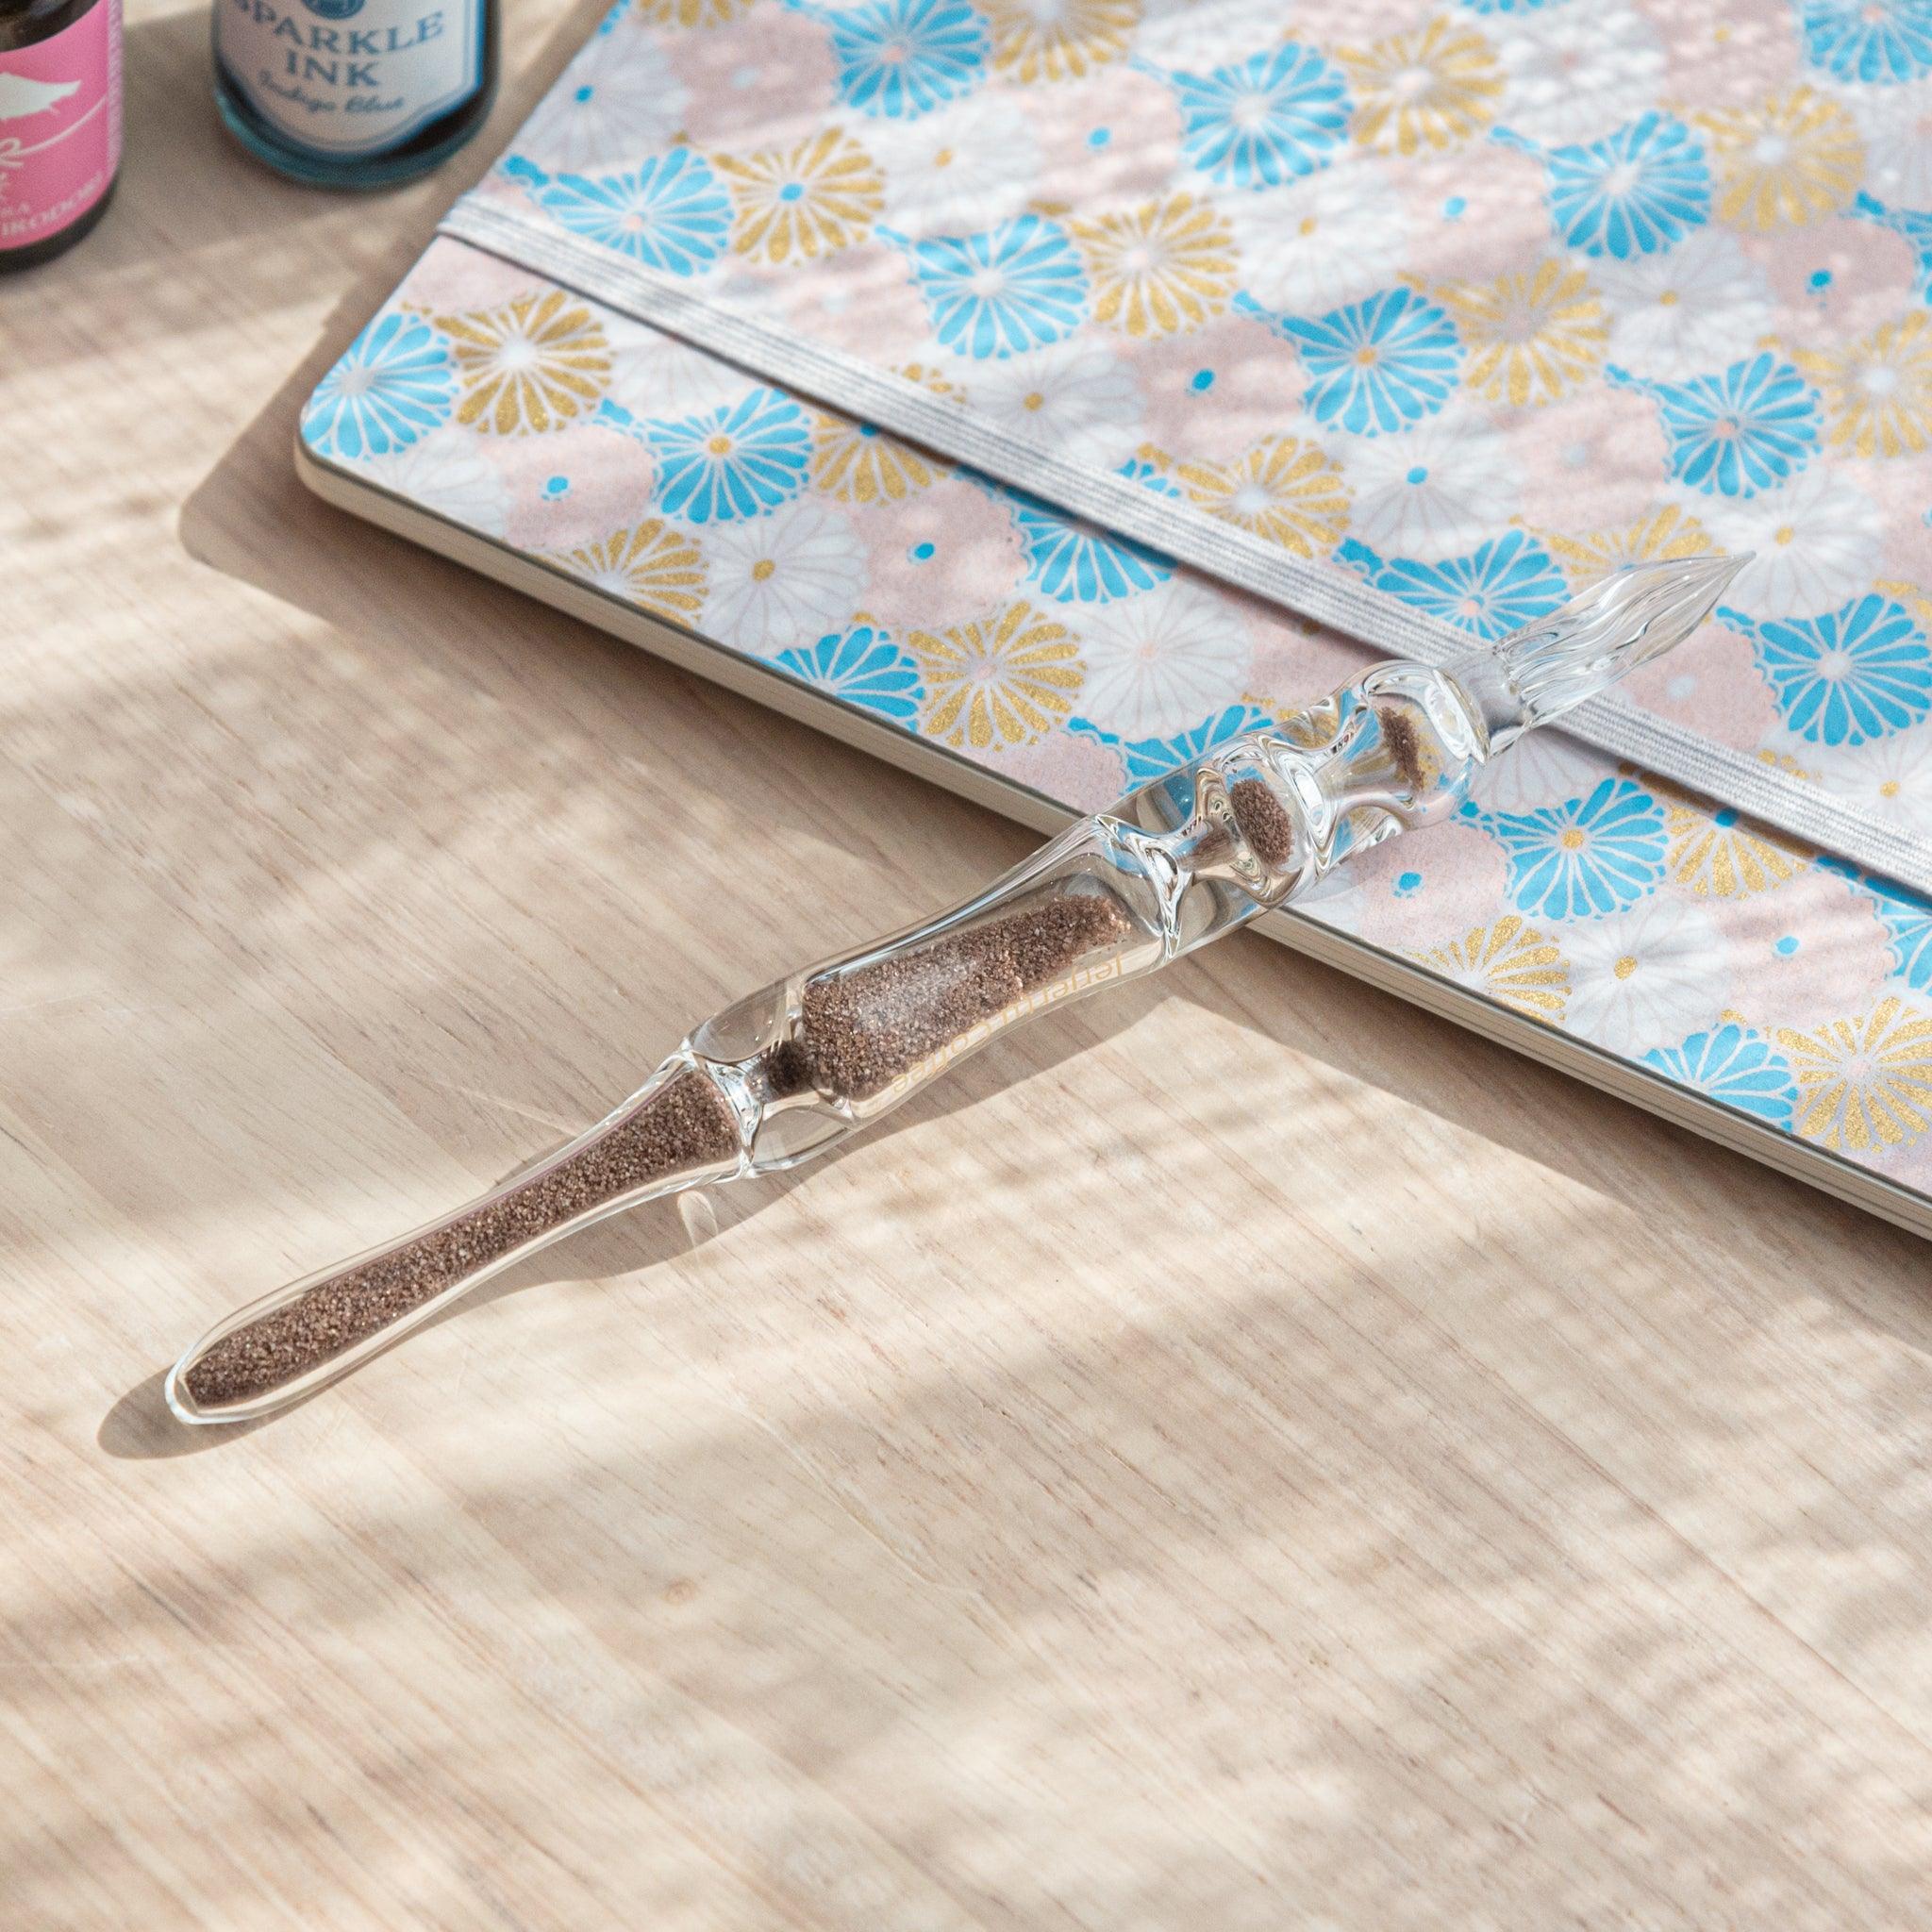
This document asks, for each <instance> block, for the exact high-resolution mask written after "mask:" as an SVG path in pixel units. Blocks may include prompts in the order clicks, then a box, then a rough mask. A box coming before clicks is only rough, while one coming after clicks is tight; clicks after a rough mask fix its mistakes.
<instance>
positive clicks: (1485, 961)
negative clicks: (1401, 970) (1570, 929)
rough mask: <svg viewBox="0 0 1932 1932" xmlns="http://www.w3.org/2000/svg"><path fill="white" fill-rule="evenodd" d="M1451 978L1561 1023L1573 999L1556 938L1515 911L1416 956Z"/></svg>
mask: <svg viewBox="0 0 1932 1932" xmlns="http://www.w3.org/2000/svg"><path fill="white" fill-rule="evenodd" d="M1410 957H1411V958H1416V959H1420V960H1421V961H1422V963H1423V964H1424V966H1429V967H1433V968H1434V969H1435V971H1436V972H1438V973H1440V974H1442V976H1443V977H1444V978H1445V979H1452V980H1454V981H1455V982H1456V984H1457V986H1463V987H1467V988H1468V989H1469V990H1470V991H1472V992H1479V993H1481V994H1483V995H1484V996H1485V997H1486V998H1489V999H1492V1000H1496V1001H1498V1002H1500V1003H1501V1004H1502V1005H1503V1006H1506V1007H1513V1008H1515V1009H1516V1010H1517V1011H1518V1012H1519V1013H1526V1014H1527V1015H1528V1016H1529V1018H1531V1019H1532V1020H1542V1021H1544V1022H1546V1023H1548V1024H1551V1025H1555V1024H1556V1023H1557V1021H1559V1020H1560V1019H1562V1017H1563V1008H1564V1005H1565V1003H1566V1002H1567V1001H1568V999H1569V997H1570V969H1569V968H1568V967H1567V966H1566V965H1565V964H1564V963H1563V955H1562V953H1561V952H1560V951H1559V950H1558V949H1557V942H1556V941H1555V940H1553V939H1551V938H1549V937H1548V935H1547V934H1545V933H1541V932H1539V931H1538V930H1537V929H1536V927H1535V926H1533V925H1528V924H1524V922H1523V921H1522V920H1521V919H1519V918H1518V917H1517V916H1516V915H1515V914H1514V913H1513V912H1511V913H1508V914H1506V915H1505V916H1504V917H1503V918H1501V919H1499V920H1497V921H1496V923H1495V924H1493V925H1479V926H1477V927H1476V928H1475V929H1474V931H1472V932H1471V933H1469V934H1468V935H1466V936H1465V937H1464V938H1462V939H1460V940H1456V941H1451V942H1450V943H1449V944H1447V945H1441V946H1436V947H1433V948H1432V949H1431V950H1429V951H1428V952H1426V953H1415V954H1412V955H1411V956H1410Z"/></svg>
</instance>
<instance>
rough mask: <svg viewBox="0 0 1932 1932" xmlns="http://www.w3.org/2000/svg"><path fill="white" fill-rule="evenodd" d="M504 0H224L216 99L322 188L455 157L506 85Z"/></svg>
mask: <svg viewBox="0 0 1932 1932" xmlns="http://www.w3.org/2000/svg"><path fill="white" fill-rule="evenodd" d="M501 11H502V9H501V0H215V9H214V42H215V46H214V52H215V103H216V106H217V107H218V108H220V109H221V115H222V119H223V120H224V121H225V123H226V124H227V126H228V130H229V132H230V133H232V134H233V135H234V136H235V138H236V139H237V140H238V141H239V142H241V143H242V146H243V147H245V148H247V149H248V150H249V152H250V153H251V154H254V155H256V156H258V158H260V159H262V160H264V161H266V162H268V164H269V165H270V166H271V167H273V168H278V169H280V171H281V172H282V173H283V174H285V175H292V176H293V177H294V178H295V179H296V180H298V181H308V182H311V183H313V184H315V185H316V186H318V187H323V188H387V187H389V186H391V184H392V183H394V182H398V181H408V180H411V179H413V178H414V177H415V176H416V175H424V174H427V173H428V171H429V170H430V169H431V168H434V167H436V166H437V165H438V164H439V163H441V162H442V161H444V160H447V159H448V158H449V157H450V156H451V155H453V154H455V153H456V151H457V149H458V148H459V147H461V146H462V144H463V143H464V142H466V141H468V140H469V138H470V137H471V136H472V135H473V134H475V131H476V130H477V128H479V127H480V126H482V125H483V122H484V119H485V117H486V116H487V115H488V114H489V112H490V103H491V99H492V98H493V96H494V94H495V92H496V73H497V63H498V51H499V50H498V42H499V41H500V39H501V35H502V26H501Z"/></svg>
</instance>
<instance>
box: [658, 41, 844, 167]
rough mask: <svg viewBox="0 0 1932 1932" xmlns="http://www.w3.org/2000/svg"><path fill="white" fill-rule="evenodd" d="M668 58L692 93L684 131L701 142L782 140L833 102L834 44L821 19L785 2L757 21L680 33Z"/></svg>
mask: <svg viewBox="0 0 1932 1932" xmlns="http://www.w3.org/2000/svg"><path fill="white" fill-rule="evenodd" d="M671 64H672V67H673V69H674V71H675V74H676V76H677V78H678V79H679V80H681V81H682V82H683V83H684V85H685V88H686V89H687V90H688V92H689V93H690V96H691V98H690V100H689V102H688V103H687V104H686V106H685V110H684V128H683V132H684V133H686V134H688V135H689V136H690V137H691V140H692V142H695V143H696V144H697V145H698V146H699V147H701V148H769V147H787V146H789V145H790V144H791V142H795V141H798V140H800V139H801V138H802V137H803V136H805V135H807V134H809V133H811V132H812V131H813V130H814V129H816V128H817V127H818V125H820V122H821V120H822V118H823V117H824V114H825V111H826V110H827V109H828V108H830V107H831V105H832V91H833V60H832V48H831V42H830V40H829V38H828V37H827V35H826V33H825V29H824V25H822V24H821V23H819V22H817V21H814V20H811V19H809V18H808V17H807V16H805V15H803V14H798V13H791V12H788V11H786V10H785V9H784V8H777V7H767V8H760V9H759V13H758V24H757V25H756V26H753V27H750V28H748V29H738V30H735V31H730V32H724V33H701V34H680V35H678V36H677V38H676V39H675V41H673V42H671Z"/></svg>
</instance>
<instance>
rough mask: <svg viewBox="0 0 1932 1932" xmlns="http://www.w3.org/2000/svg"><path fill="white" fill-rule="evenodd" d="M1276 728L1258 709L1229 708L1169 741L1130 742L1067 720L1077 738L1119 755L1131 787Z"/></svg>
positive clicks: (1095, 726) (1081, 721) (1077, 720)
mask: <svg viewBox="0 0 1932 1932" xmlns="http://www.w3.org/2000/svg"><path fill="white" fill-rule="evenodd" d="M1279 728H1280V727H1279V726H1278V725H1277V724H1275V722H1274V716H1273V714H1272V713H1270V712H1267V711H1264V710H1262V709H1261V708H1260V707H1259V706H1258V705H1229V706H1228V707H1227V708H1226V709H1225V710H1222V711H1217V712H1216V713H1215V714H1214V716H1213V717H1211V718H1208V719H1205V720H1204V721H1203V722H1202V723H1201V724H1196V725H1195V726H1194V727H1193V728H1192V729H1191V730H1190V731H1181V732H1177V733H1175V735H1174V737H1172V738H1139V739H1135V740H1133V741H1131V742H1126V741H1123V740H1122V739H1121V738H1120V736H1119V735H1118V734H1117V733H1115V732H1112V731H1103V730H1102V729H1101V727H1100V726H1099V725H1098V724H1091V723H1090V722H1089V721H1088V720H1087V719H1085V718H1069V719H1068V720H1067V729H1068V730H1069V731H1071V732H1073V733H1074V734H1075V735H1076V736H1078V737H1081V738H1092V739H1097V740H1099V741H1100V742H1101V743H1102V744H1108V745H1113V746H1115V747H1116V748H1117V749H1118V750H1119V751H1120V753H1121V756H1122V758H1124V760H1125V762H1126V770H1127V783H1128V784H1130V785H1145V784H1147V783H1148V782H1149V781H1150V780H1152V779H1155V778H1158V777H1160V776H1162V775H1163V774H1166V773H1168V772H1171V771H1173V770H1174V767H1175V766H1176V765H1186V764H1191V763H1192V762H1193V761H1194V759H1196V758H1206V757H1207V755H1208V753H1209V752H1210V751H1213V750H1215V749H1217V748H1218V747H1219V746H1221V745H1224V744H1226V743H1227V742H1228V741H1230V740H1231V739H1236V738H1240V737H1242V736H1243V735H1244V734H1245V733H1247V732H1250V731H1276V730H1278V729H1279Z"/></svg>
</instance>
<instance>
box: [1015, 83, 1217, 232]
mask: <svg viewBox="0 0 1932 1932" xmlns="http://www.w3.org/2000/svg"><path fill="white" fill-rule="evenodd" d="M1026 108H1027V112H1028V114H1029V115H1030V117H1031V118H1032V122H1033V133H1034V137H1035V139H1036V140H1037V141H1038V142H1039V143H1040V175H1039V178H1038V180H1037V181H1036V183H1035V184H1034V190H1033V206H1034V207H1035V208H1041V210H1042V211H1044V210H1045V209H1046V208H1049V207H1052V208H1054V209H1055V211H1056V213H1058V210H1059V209H1060V208H1065V209H1066V210H1067V211H1069V212H1071V213H1074V214H1090V213H1091V214H1102V213H1107V212H1109V211H1111V210H1112V209H1115V208H1120V207H1122V206H1123V205H1124V204H1125V203H1129V202H1136V201H1146V200H1151V199H1152V198H1153V197H1154V196H1155V195H1158V194H1167V193H1171V192H1173V191H1174V184H1175V181H1176V179H1177V178H1178V177H1179V175H1180V173H1181V165H1180V131H1181V120H1180V111H1179V109H1178V108H1176V107H1175V106H1174V94H1173V92H1172V91H1171V90H1169V89H1168V88H1166V87H1164V86H1163V85H1162V84H1161V83H1160V82H1159V81H1158V80H1157V79H1155V78H1154V76H1153V75H1150V74H1140V73H1136V72H1134V71H1132V70H1131V69H1127V68H1124V67H1120V66H1109V67H1107V68H1104V69H1102V70H1101V72H1100V73H1098V74H1097V75H1094V76H1093V78H1092V79H1091V80H1083V81H1074V82H1069V83H1063V84H1062V85H1060V86H1058V87H1041V88H1035V89H1033V90H1032V91H1031V92H1029V93H1028V94H1027V96H1026Z"/></svg>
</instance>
